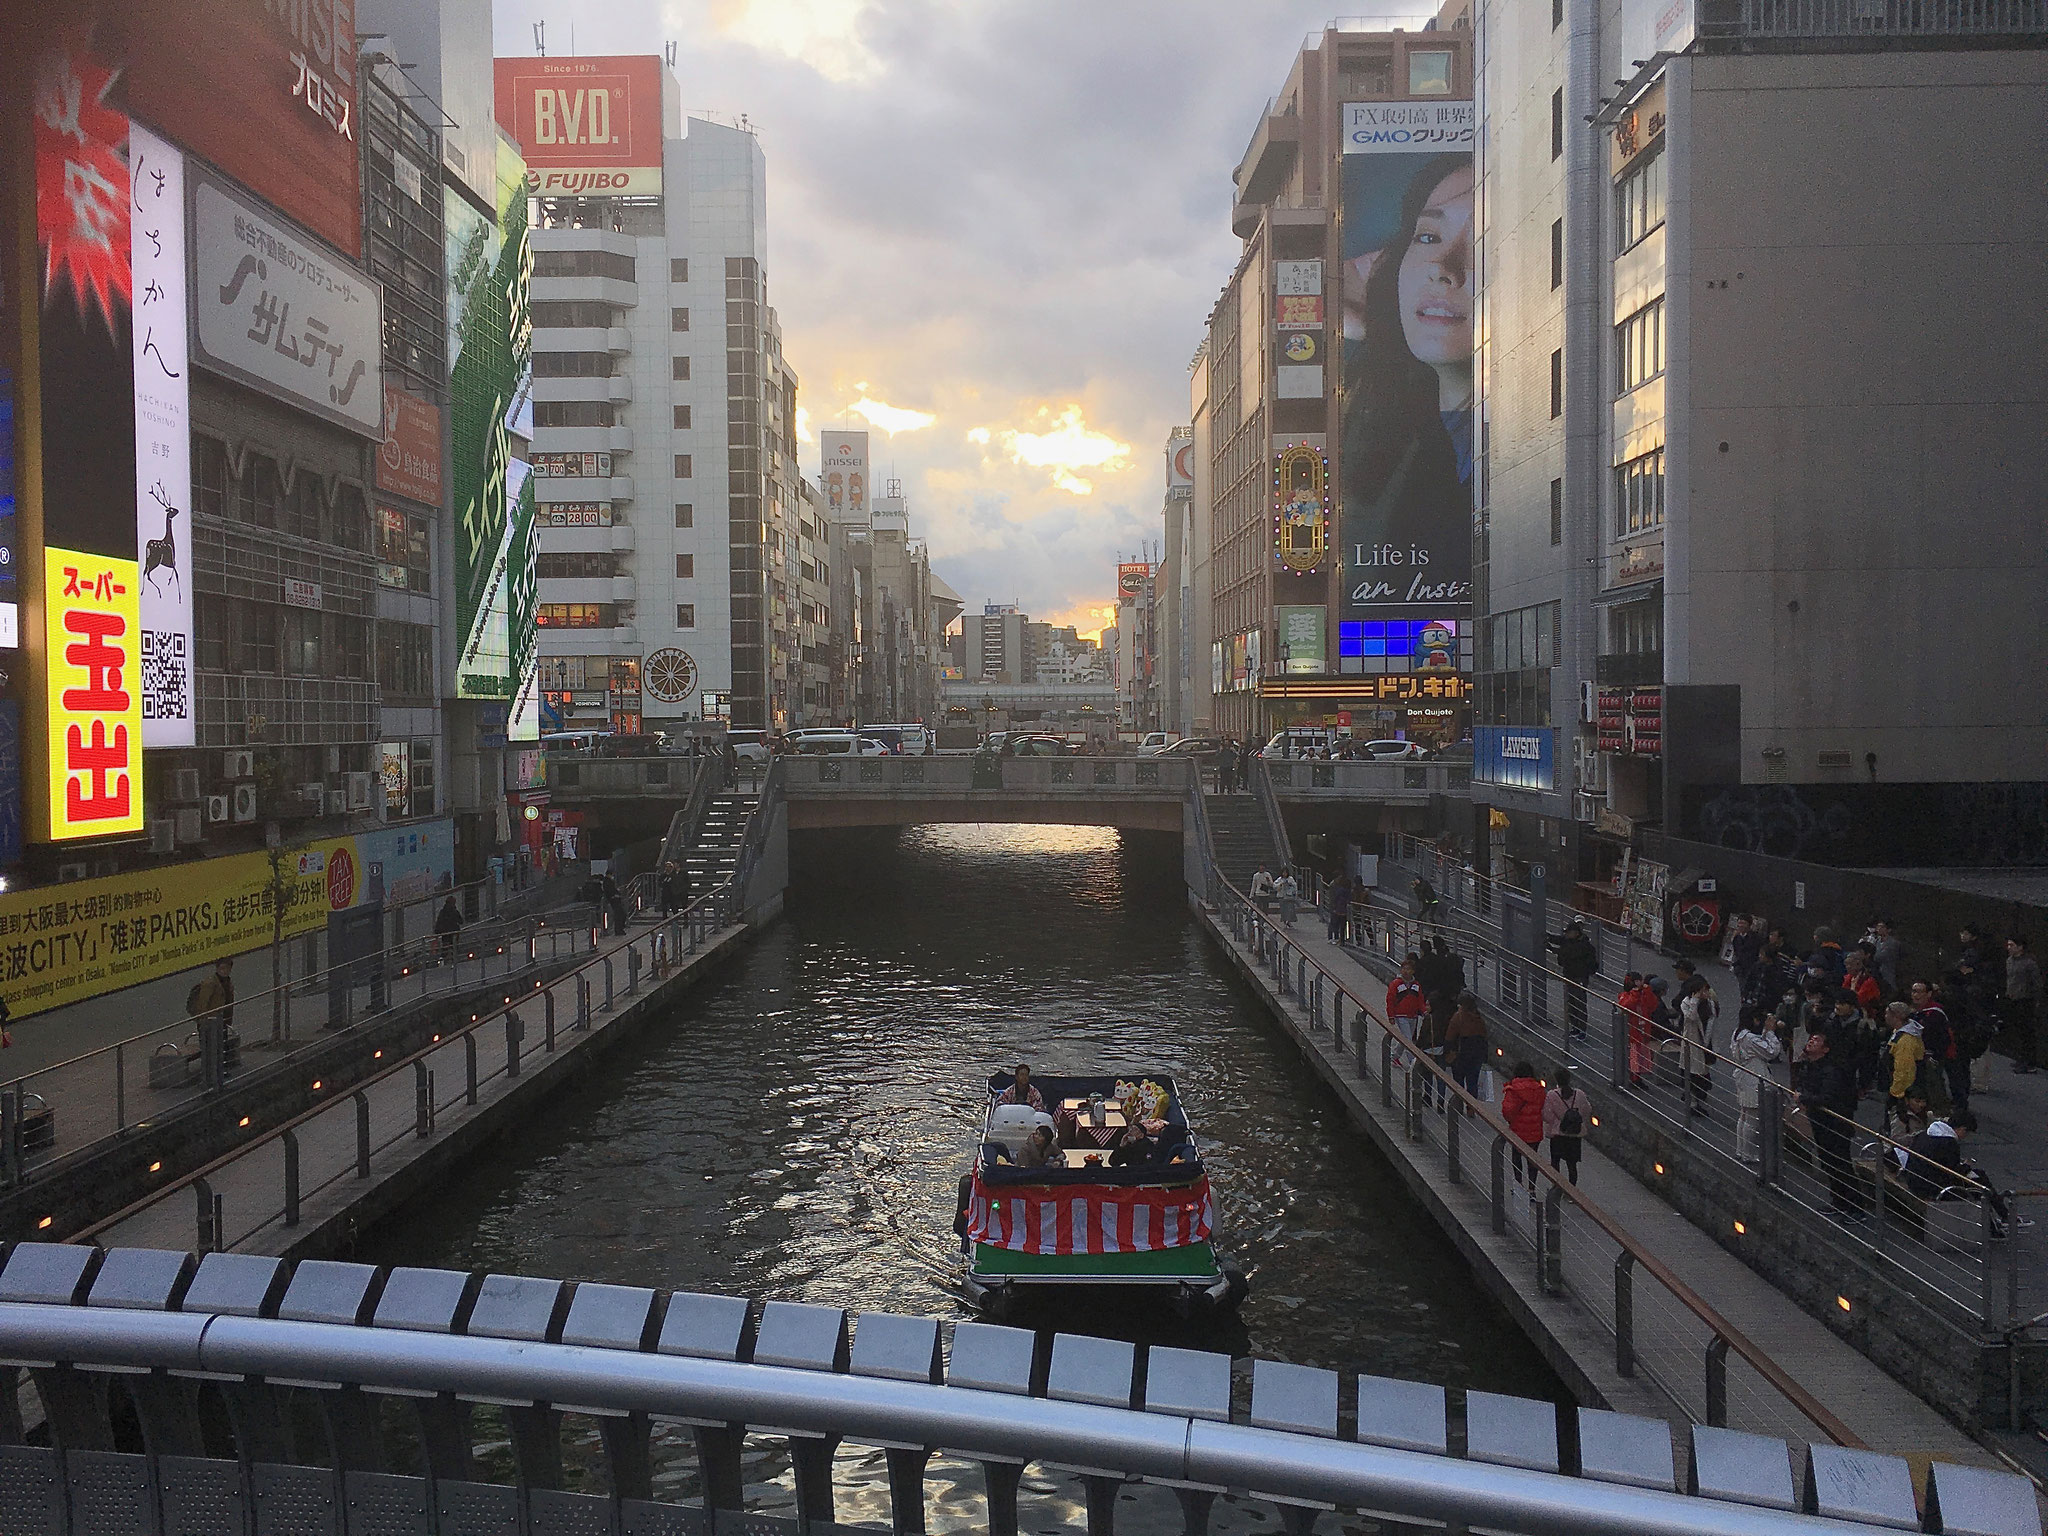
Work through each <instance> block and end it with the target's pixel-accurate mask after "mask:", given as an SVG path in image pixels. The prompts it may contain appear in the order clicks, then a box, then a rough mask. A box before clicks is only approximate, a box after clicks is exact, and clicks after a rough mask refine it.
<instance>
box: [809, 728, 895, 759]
mask: <svg viewBox="0 0 2048 1536" xmlns="http://www.w3.org/2000/svg"><path fill="white" fill-rule="evenodd" d="M794 745H795V748H796V755H797V756H798V757H887V756H888V755H889V749H888V748H887V747H885V746H883V745H882V744H881V743H880V742H879V741H876V740H875V739H874V738H873V737H871V736H856V735H854V734H853V732H851V731H806V732H805V733H804V734H803V735H802V736H800V737H798V738H797V739H796V741H795V743H794Z"/></svg>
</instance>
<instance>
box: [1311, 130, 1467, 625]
mask: <svg viewBox="0 0 2048 1536" xmlns="http://www.w3.org/2000/svg"><path fill="white" fill-rule="evenodd" d="M1344 125H1345V126H1344V156H1343V161H1344V165H1343V219H1342V229H1343V236H1342V239H1343V257H1344V260H1343V265H1342V268H1341V269H1340V273H1339V292H1340V298H1341V304H1342V313H1343V327H1342V335H1343V357H1342V381H1343V382H1342V392H1343V414H1342V421H1343V438H1342V450H1341V455H1340V459H1339V466H1340V469H1339V491H1340V503H1341V507H1340V544H1341V548H1342V554H1343V561H1344V566H1345V571H1344V589H1343V590H1344V602H1343V611H1344V612H1345V613H1346V614H1347V615H1348V616H1351V617H1354V618H1356V617H1366V616H1371V617H1374V618H1388V617H1394V616H1399V615H1403V614H1406V615H1410V616H1413V617H1417V618H1425V617H1435V616H1437V615H1440V614H1450V615H1452V616H1454V617H1455V616H1462V615H1464V614H1466V613H1469V612H1470V605H1471V600H1472V447H1473V443H1472V436H1473V423H1472V311H1473V301H1472V290H1473V281H1472V279H1473V273H1472V234H1473V225H1472V214H1473V172H1472V144H1473V111H1472V103H1471V102H1469V101H1438V102H1428V103H1423V102H1365V103H1353V104H1349V105H1347V106H1346V107H1345V108H1344Z"/></svg>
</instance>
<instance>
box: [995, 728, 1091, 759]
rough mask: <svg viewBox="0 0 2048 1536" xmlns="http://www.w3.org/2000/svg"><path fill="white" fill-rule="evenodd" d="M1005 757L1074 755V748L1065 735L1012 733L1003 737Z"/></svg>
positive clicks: (1003, 753)
mask: <svg viewBox="0 0 2048 1536" xmlns="http://www.w3.org/2000/svg"><path fill="white" fill-rule="evenodd" d="M1001 751H1002V755H1003V756H1004V757H1072V756H1073V755H1074V749H1073V747H1072V746H1070V745H1069V744H1068V742H1067V738H1066V737H1064V736H1052V735H1046V734H1043V733H1040V732H1036V731H1034V732H1032V733H1030V734H1029V735H1023V734H1017V733H1012V734H1010V735H1007V736H1005V737H1004V738H1003V745H1002V749H1001Z"/></svg>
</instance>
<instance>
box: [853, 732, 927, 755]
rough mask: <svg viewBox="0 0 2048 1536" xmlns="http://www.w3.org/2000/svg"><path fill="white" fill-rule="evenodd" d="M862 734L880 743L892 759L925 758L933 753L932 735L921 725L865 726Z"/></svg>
mask: <svg viewBox="0 0 2048 1536" xmlns="http://www.w3.org/2000/svg"><path fill="white" fill-rule="evenodd" d="M860 734H861V735H863V736H866V737H868V738H869V739H870V740H873V741H879V742H880V743H881V744H882V745H883V746H885V747H887V748H888V749H889V755H890V756H891V757H923V756H925V754H926V753H928V752H930V751H931V740H932V733H931V732H930V731H928V730H926V729H925V728H924V727H923V726H921V725H863V726H862V727H861V728H860Z"/></svg>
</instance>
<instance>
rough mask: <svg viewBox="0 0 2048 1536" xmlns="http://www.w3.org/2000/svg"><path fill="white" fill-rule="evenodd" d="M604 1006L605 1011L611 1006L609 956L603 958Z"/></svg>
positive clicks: (610, 962) (610, 959) (610, 963)
mask: <svg viewBox="0 0 2048 1536" xmlns="http://www.w3.org/2000/svg"><path fill="white" fill-rule="evenodd" d="M604 1005H605V1008H606V1009H607V1010H609V1009H610V1008H611V1006H612V957H611V956H610V955H606V956H605V957H604Z"/></svg>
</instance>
